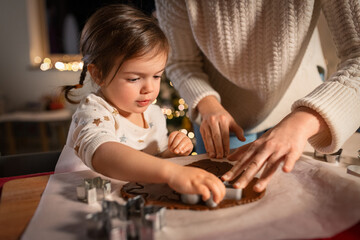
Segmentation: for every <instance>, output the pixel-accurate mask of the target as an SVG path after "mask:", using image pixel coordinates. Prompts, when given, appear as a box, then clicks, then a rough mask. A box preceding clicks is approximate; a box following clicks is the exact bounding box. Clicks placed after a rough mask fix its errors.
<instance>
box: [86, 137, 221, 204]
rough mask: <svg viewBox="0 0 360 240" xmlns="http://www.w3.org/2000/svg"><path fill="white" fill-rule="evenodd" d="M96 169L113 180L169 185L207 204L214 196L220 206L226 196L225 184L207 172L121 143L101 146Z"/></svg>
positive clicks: (96, 154)
mask: <svg viewBox="0 0 360 240" xmlns="http://www.w3.org/2000/svg"><path fill="white" fill-rule="evenodd" d="M92 165H93V168H94V170H95V171H97V172H99V173H101V174H103V175H105V176H108V177H111V178H115V179H119V180H123V181H132V182H150V183H167V184H168V185H169V186H170V187H171V188H172V189H174V190H175V191H177V192H180V193H188V194H201V195H202V197H203V199H204V200H207V199H208V198H209V197H210V192H211V193H212V194H213V197H214V201H215V202H216V203H218V202H220V201H221V200H222V199H223V197H224V195H225V187H224V184H223V183H222V182H221V181H220V180H219V179H218V178H217V177H216V176H215V175H213V174H211V173H209V172H207V171H205V170H203V169H199V168H193V167H187V166H181V165H178V164H175V163H172V162H170V161H167V160H165V159H160V158H157V157H155V156H152V155H149V154H146V153H143V152H141V151H138V150H135V149H133V148H131V147H128V146H126V145H123V144H121V143H117V142H106V143H103V144H102V145H100V146H99V147H98V148H97V149H96V151H95V153H94V155H93V158H92Z"/></svg>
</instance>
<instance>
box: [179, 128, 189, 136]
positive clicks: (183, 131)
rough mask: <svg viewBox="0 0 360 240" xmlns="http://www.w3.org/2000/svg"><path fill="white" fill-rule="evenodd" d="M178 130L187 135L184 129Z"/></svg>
mask: <svg viewBox="0 0 360 240" xmlns="http://www.w3.org/2000/svg"><path fill="white" fill-rule="evenodd" d="M179 131H180V132H182V133H184V134H185V135H187V133H188V131H187V130H186V129H180V130H179Z"/></svg>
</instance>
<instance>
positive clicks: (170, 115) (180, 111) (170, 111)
mask: <svg viewBox="0 0 360 240" xmlns="http://www.w3.org/2000/svg"><path fill="white" fill-rule="evenodd" d="M175 105H177V107H176V109H174V108H173V107H168V106H162V108H161V110H162V113H163V114H164V115H165V116H166V118H167V119H168V120H172V119H174V118H180V117H184V116H185V115H186V110H187V109H188V105H187V104H186V103H185V100H184V99H183V98H180V99H178V101H177V104H175ZM179 131H180V132H183V133H184V134H185V135H187V136H188V137H189V138H190V139H194V138H195V134H194V133H193V132H191V131H188V130H186V129H180V130H179Z"/></svg>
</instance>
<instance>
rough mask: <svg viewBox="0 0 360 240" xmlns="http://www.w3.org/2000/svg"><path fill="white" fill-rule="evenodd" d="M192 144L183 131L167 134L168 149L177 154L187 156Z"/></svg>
mask: <svg viewBox="0 0 360 240" xmlns="http://www.w3.org/2000/svg"><path fill="white" fill-rule="evenodd" d="M193 148H194V146H193V144H192V142H191V140H190V138H188V137H187V136H186V135H185V134H184V133H182V132H180V131H174V132H172V133H170V135H169V142H168V149H169V150H170V151H171V152H172V153H175V154H177V155H184V156H187V155H189V154H190V153H191V151H192V150H193Z"/></svg>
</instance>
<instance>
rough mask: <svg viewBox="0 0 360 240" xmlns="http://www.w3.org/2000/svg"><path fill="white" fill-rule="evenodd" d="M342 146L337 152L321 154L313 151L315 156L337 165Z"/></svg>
mask: <svg viewBox="0 0 360 240" xmlns="http://www.w3.org/2000/svg"><path fill="white" fill-rule="evenodd" d="M342 151H343V150H342V148H340V149H339V150H338V151H337V152H335V153H331V154H322V153H319V152H318V151H316V150H315V151H314V157H315V158H324V159H325V160H326V161H327V162H328V163H333V164H335V165H338V164H339V163H340V158H341V153H342Z"/></svg>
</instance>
